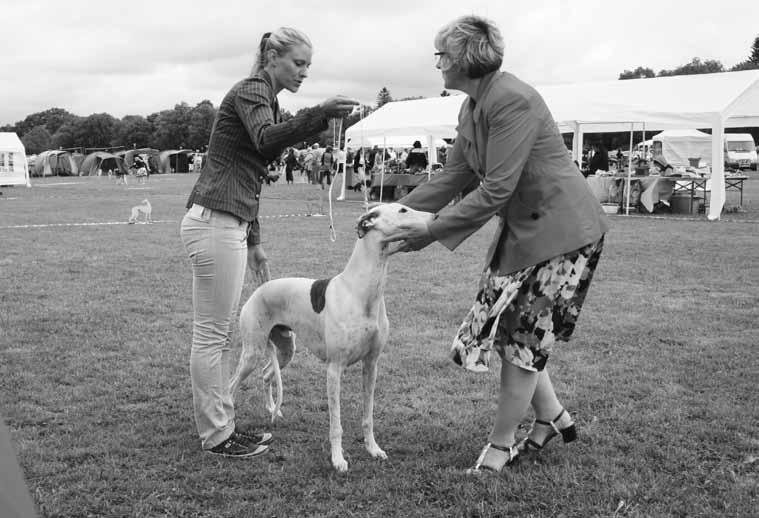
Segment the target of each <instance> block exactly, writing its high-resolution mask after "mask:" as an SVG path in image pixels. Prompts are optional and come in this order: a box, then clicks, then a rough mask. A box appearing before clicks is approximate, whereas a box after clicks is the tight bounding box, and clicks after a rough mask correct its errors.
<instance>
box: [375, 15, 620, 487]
mask: <svg viewBox="0 0 759 518" xmlns="http://www.w3.org/2000/svg"><path fill="white" fill-rule="evenodd" d="M435 47H436V48H437V52H436V53H435V54H436V56H437V58H438V59H437V68H438V69H439V70H440V71H441V73H442V76H443V83H444V86H445V88H446V89H456V90H461V91H463V92H465V93H466V94H467V97H466V98H465V100H464V102H463V104H462V106H461V110H460V112H459V118H458V130H457V136H456V141H455V143H454V145H453V148H452V149H451V151H450V153H449V155H448V160H447V162H446V164H445V167H444V169H443V171H441V172H439V173H437V174H436V175H434V176H432V178H431V179H430V180H429V181H428V182H426V183H423V184H421V185H419V186H417V187H416V188H415V189H414V190H413V191H411V193H409V194H408V195H407V196H405V197H403V198H401V199H400V200H399V201H398V202H399V203H401V204H404V205H407V206H409V207H411V208H412V209H416V210H422V211H428V212H433V213H435V216H434V219H433V220H432V221H431V222H429V223H424V222H421V223H418V224H410V225H408V226H406V227H405V228H401V229H399V230H398V231H397V232H396V233H394V234H393V235H390V236H387V238H386V240H385V242H386V243H387V244H388V246H391V247H392V248H391V249H390V253H396V252H409V251H414V250H421V249H423V248H425V247H426V246H428V245H429V244H430V243H432V242H434V241H439V242H440V243H441V244H443V245H444V246H446V247H447V248H449V249H451V250H454V249H456V247H457V246H458V245H459V244H461V242H463V241H464V240H465V239H466V238H467V237H469V236H470V235H472V234H473V233H475V232H476V231H477V230H478V229H480V228H481V227H482V226H483V225H485V224H486V223H487V222H488V221H490V219H491V218H492V217H494V216H495V217H496V218H497V219H498V228H497V230H496V233H495V236H494V240H493V242H492V244H491V246H490V249H489V250H488V252H487V255H486V261H485V270H484V271H483V273H482V276H481V278H480V281H479V284H478V290H477V295H476V297H475V301H474V304H473V306H472V309H471V310H470V311H469V313H468V314H467V315H466V316H465V317H464V322H463V323H462V324H461V326H460V327H459V330H458V332H457V333H456V336H455V337H454V340H453V347H452V349H451V357H452V359H453V360H454V361H455V362H456V363H457V364H459V365H461V366H463V367H465V368H466V369H469V370H472V371H476V372H478V371H485V370H487V369H488V368H489V366H490V355H491V351H492V350H495V351H496V352H497V353H498V355H499V356H500V357H501V373H500V391H499V396H498V405H497V408H496V413H495V422H494V424H493V427H492V429H491V431H490V436H489V439H488V441H487V444H486V445H485V447H484V448H483V449H482V452H481V453H480V456H479V458H478V459H477V460H476V462H475V463H474V466H473V467H472V468H471V469H470V470H468V471H467V473H469V474H479V473H481V472H482V471H483V470H493V471H500V470H502V469H503V468H504V466H507V465H509V464H511V463H513V462H514V461H515V460H516V459H517V458H518V457H519V456H520V455H524V454H527V453H528V452H530V451H534V450H540V449H542V448H543V447H544V446H545V445H546V444H547V443H548V441H550V440H551V439H552V438H553V437H556V436H558V435H561V436H562V438H563V439H564V441H565V442H569V441H573V440H574V439H575V437H576V429H575V424H574V422H573V419H572V417H571V415H570V414H569V413H568V412H567V411H566V410H564V408H563V406H562V404H561V403H560V402H559V399H558V397H557V395H556V392H555V391H554V387H553V384H552V382H551V378H550V377H549V375H548V371H547V370H546V365H547V362H548V358H549V356H550V355H551V353H552V351H553V348H554V346H555V345H556V344H557V343H558V342H560V341H566V340H568V339H569V337H570V336H571V335H572V332H573V331H574V328H575V324H576V321H577V318H578V316H579V313H580V309H581V308H582V304H583V301H584V300H585V296H586V294H587V292H588V288H589V286H590V283H591V280H592V278H593V272H594V271H595V269H596V265H597V264H598V260H599V257H600V254H601V251H602V248H603V241H604V235H605V233H606V231H607V229H608V222H607V219H606V216H605V215H604V213H603V210H602V208H601V204H600V203H599V202H598V200H597V199H596V198H595V196H594V195H593V193H592V192H591V190H590V188H589V187H588V182H587V181H586V180H585V179H584V178H583V177H582V175H581V174H580V172H579V171H578V170H577V167H575V165H574V164H573V163H572V160H571V158H570V157H569V155H568V154H567V152H566V147H565V145H564V142H563V140H562V137H561V133H559V130H558V128H557V126H556V123H555V122H554V119H553V116H552V115H551V112H550V111H549V109H548V107H547V106H546V104H545V102H544V101H543V99H542V97H541V96H540V94H539V93H538V92H537V91H536V90H535V89H534V88H533V87H531V86H530V85H528V84H527V83H524V82H523V81H521V80H520V79H518V78H517V77H515V76H513V75H512V74H510V73H508V72H501V71H499V69H500V67H501V64H502V61H503V50H504V43H503V38H502V37H501V33H500V31H499V30H498V28H497V27H496V26H495V25H494V24H493V23H492V22H491V21H489V20H487V19H486V18H482V17H479V16H464V17H461V18H458V19H456V20H454V21H452V22H451V23H449V24H447V25H445V26H444V27H443V28H442V29H440V31H439V32H438V33H437V36H436V38H435ZM472 186H474V188H473V189H472V190H471V191H470V192H469V193H468V194H466V195H465V196H464V197H463V199H462V200H461V201H460V202H458V203H456V204H453V205H450V202H451V201H452V200H453V199H454V198H455V197H456V196H457V195H458V194H459V193H461V192H462V191H464V190H466V189H468V188H470V187H472ZM530 405H532V408H533V409H534V413H535V417H536V419H535V422H534V424H533V426H532V429H531V430H530V432H529V433H528V435H527V437H525V438H523V439H522V440H521V441H519V442H517V440H516V431H517V427H518V425H519V423H520V421H521V419H522V417H523V416H524V415H525V413H526V411H527V409H528V407H529V406H530ZM461 444H466V441H461Z"/></svg>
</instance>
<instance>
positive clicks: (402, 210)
mask: <svg viewBox="0 0 759 518" xmlns="http://www.w3.org/2000/svg"><path fill="white" fill-rule="evenodd" d="M398 212H401V213H403V212H408V211H407V210H406V207H401V210H399V211H398Z"/></svg>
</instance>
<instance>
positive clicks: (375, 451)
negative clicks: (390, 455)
mask: <svg viewBox="0 0 759 518" xmlns="http://www.w3.org/2000/svg"><path fill="white" fill-rule="evenodd" d="M366 451H368V452H369V455H371V456H372V457H374V458H375V459H380V460H387V453H385V450H383V449H382V448H380V447H379V446H377V445H376V444H375V445H374V447H369V446H367V447H366Z"/></svg>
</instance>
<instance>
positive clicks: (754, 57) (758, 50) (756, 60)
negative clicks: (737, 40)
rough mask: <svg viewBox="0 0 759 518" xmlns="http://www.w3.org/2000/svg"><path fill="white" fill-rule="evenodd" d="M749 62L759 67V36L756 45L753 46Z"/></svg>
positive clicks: (755, 40)
mask: <svg viewBox="0 0 759 518" xmlns="http://www.w3.org/2000/svg"><path fill="white" fill-rule="evenodd" d="M748 60H749V61H750V62H751V63H753V64H754V65H759V36H757V37H756V38H754V44H753V45H752V46H751V56H749V58H748Z"/></svg>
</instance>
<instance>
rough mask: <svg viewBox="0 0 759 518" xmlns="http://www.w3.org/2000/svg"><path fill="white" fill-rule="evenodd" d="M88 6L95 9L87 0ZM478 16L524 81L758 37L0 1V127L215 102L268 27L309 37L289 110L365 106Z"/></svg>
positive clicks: (700, 10) (480, 9) (646, 13)
mask: <svg viewBox="0 0 759 518" xmlns="http://www.w3.org/2000/svg"><path fill="white" fill-rule="evenodd" d="M94 5H96V7H94ZM470 13H478V14H483V15H485V16H488V17H489V18H491V19H493V20H494V21H495V22H496V23H497V25H498V26H499V27H500V29H501V31H502V33H503V36H504V39H505V42H506V55H505V58H504V68H505V69H507V70H509V71H511V72H513V73H515V74H516V75H517V76H519V77H521V78H522V79H524V80H526V81H528V82H530V83H533V84H549V83H569V82H579V81H596V80H613V79H616V78H617V77H618V75H619V73H620V72H622V71H623V70H625V69H634V68H636V67H637V66H647V67H650V68H652V69H654V70H655V71H659V70H661V69H663V68H667V69H672V68H675V67H677V66H680V65H682V64H685V63H687V62H689V61H690V60H691V59H692V58H693V57H696V56H698V57H701V58H702V59H718V60H720V61H722V63H723V64H724V65H725V66H726V67H730V66H732V65H734V64H735V63H737V62H739V61H742V60H744V59H746V57H747V56H748V54H749V50H750V47H751V44H752V42H753V39H754V38H755V37H756V36H757V35H758V34H759V30H758V29H757V24H756V21H757V20H758V19H759V2H756V1H755V0H735V1H733V2H731V3H730V8H729V9H727V8H715V6H714V3H713V2H711V1H707V0H687V1H686V0H673V1H670V2H662V1H653V0H640V1H638V2H636V3H634V4H630V3H627V2H617V1H608V0H606V1H602V0H573V1H571V2H570V1H569V0H558V1H557V0H530V1H527V0H515V1H510V2H508V3H506V2H493V1H474V2H470V3H468V4H467V5H466V6H465V7H464V6H463V4H461V3H460V2H454V1H451V0H438V1H431V0H424V1H417V2H408V1H398V0H386V1H383V2H375V3H364V2H355V1H347V0H338V1H329V0H325V1H323V2H319V3H307V2H302V1H294V0H292V1H288V0H280V1H276V2H275V1H271V0H256V1H255V2H250V1H249V0H247V1H246V0H215V1H214V2H210V3H207V4H202V5H201V4H198V6H196V5H190V4H188V3H187V2H179V1H177V0H162V1H156V0H152V1H147V0H136V1H133V2H130V3H128V4H125V3H123V1H114V0H103V1H101V2H98V3H97V4H92V3H91V2H89V1H86V0H69V1H68V2H59V1H57V0H55V1H54V0H26V1H25V2H14V3H12V5H9V6H4V10H3V20H4V38H5V40H6V41H9V42H11V44H10V45H5V46H4V47H3V48H1V49H0V62H2V63H3V64H4V69H5V73H4V76H3V77H2V78H0V97H1V98H2V99H3V100H4V102H3V104H2V106H0V124H7V123H13V122H16V121H18V120H21V119H23V118H24V117H25V116H27V115H29V114H31V113H35V112H38V111H42V110H45V109H48V108H50V107H54V106H56V107H61V108H64V109H67V110H69V111H70V112H72V113H75V114H77V115H88V114H90V113H100V112H107V113H110V114H112V115H114V116H117V117H121V116H123V115H126V114H140V115H144V116H145V115H148V114H150V113H153V112H155V111H160V110H163V109H169V108H171V107H173V106H174V104H176V103H179V102H187V103H188V104H190V105H195V104H197V103H198V102H200V101H202V100H204V99H208V100H210V101H211V102H213V103H214V105H215V106H218V104H219V102H220V101H221V99H222V97H223V96H224V94H225V93H226V92H227V90H228V89H229V88H230V87H231V86H232V84H234V82H236V81H238V80H239V79H241V78H242V77H244V76H246V75H247V74H248V73H249V72H250V69H251V66H252V64H253V61H254V59H255V51H256V48H257V45H258V42H259V39H260V37H261V34H262V33H263V32H265V31H267V30H272V29H275V28H277V27H279V26H281V25H287V26H292V27H296V28H299V29H301V30H303V31H304V32H306V33H307V34H308V35H309V37H310V38H311V40H312V42H313V44H314V58H313V65H312V67H311V74H310V77H309V78H308V79H307V81H306V82H305V83H304V84H303V87H302V89H301V91H300V92H299V93H298V94H296V95H292V94H289V93H283V94H281V96H280V101H281V105H282V106H283V107H284V108H285V109H288V110H290V111H291V112H295V111H297V110H298V109H300V108H302V107H304V106H309V105H312V104H316V103H318V102H321V101H322V100H323V99H325V98H327V97H329V96H331V95H334V94H337V93H341V94H345V95H349V96H352V97H355V98H358V99H359V100H361V101H362V102H364V103H366V104H373V103H374V102H375V99H376V95H377V93H378V92H379V90H380V88H382V87H383V86H384V87H387V88H388V90H389V91H390V93H391V95H393V97H394V98H403V97H411V96H435V95H439V93H440V91H441V90H442V89H443V86H442V81H441V78H440V75H439V72H438V71H437V70H436V69H435V68H434V62H433V59H432V52H434V48H433V40H434V36H435V33H436V32H437V30H438V29H439V28H440V27H441V26H442V25H443V24H445V23H447V22H449V21H451V20H452V19H453V18H455V17H458V16H461V15H464V14H470Z"/></svg>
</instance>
